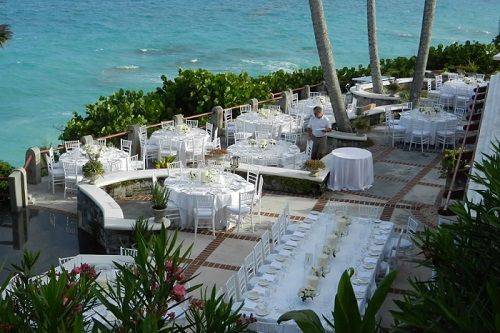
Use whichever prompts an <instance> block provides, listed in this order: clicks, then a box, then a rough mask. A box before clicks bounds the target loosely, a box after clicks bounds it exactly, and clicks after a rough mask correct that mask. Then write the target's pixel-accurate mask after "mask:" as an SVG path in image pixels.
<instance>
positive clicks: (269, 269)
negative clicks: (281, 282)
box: [266, 266, 278, 274]
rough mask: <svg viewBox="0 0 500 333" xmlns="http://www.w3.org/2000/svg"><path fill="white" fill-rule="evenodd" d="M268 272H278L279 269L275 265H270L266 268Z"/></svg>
mask: <svg viewBox="0 0 500 333" xmlns="http://www.w3.org/2000/svg"><path fill="white" fill-rule="evenodd" d="M266 273H267V274H276V273H278V269H277V268H275V267H272V266H268V267H267V268H266Z"/></svg>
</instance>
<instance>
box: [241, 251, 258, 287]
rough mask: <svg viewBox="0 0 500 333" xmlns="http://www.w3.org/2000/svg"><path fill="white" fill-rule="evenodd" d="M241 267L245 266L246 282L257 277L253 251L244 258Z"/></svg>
mask: <svg viewBox="0 0 500 333" xmlns="http://www.w3.org/2000/svg"><path fill="white" fill-rule="evenodd" d="M243 266H245V270H246V274H247V281H250V280H251V279H253V278H254V277H255V276H256V275H257V270H256V269H255V254H254V251H253V250H252V252H250V253H249V254H248V255H247V256H246V257H245V260H243Z"/></svg>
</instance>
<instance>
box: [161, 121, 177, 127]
mask: <svg viewBox="0 0 500 333" xmlns="http://www.w3.org/2000/svg"><path fill="white" fill-rule="evenodd" d="M160 125H161V128H162V129H167V128H170V127H174V126H175V122H174V121H173V120H164V121H162V122H160Z"/></svg>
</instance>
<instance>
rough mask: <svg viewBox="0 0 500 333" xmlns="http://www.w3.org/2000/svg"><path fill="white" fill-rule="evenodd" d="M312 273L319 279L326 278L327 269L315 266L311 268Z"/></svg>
mask: <svg viewBox="0 0 500 333" xmlns="http://www.w3.org/2000/svg"><path fill="white" fill-rule="evenodd" d="M311 272H312V273H313V275H315V276H317V277H319V278H324V277H325V276H326V273H327V271H326V267H324V266H313V267H312V268H311Z"/></svg>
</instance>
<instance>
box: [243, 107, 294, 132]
mask: <svg viewBox="0 0 500 333" xmlns="http://www.w3.org/2000/svg"><path fill="white" fill-rule="evenodd" d="M236 127H237V128H241V129H242V130H243V129H244V131H245V132H248V133H254V132H258V131H271V129H274V131H275V133H274V135H275V136H276V135H278V134H279V133H293V132H296V131H298V130H299V128H298V127H297V123H296V121H295V119H294V118H293V117H292V116H290V115H288V114H284V113H281V112H279V111H275V110H268V109H260V110H259V111H258V112H247V113H244V114H241V115H239V116H238V118H236Z"/></svg>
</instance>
